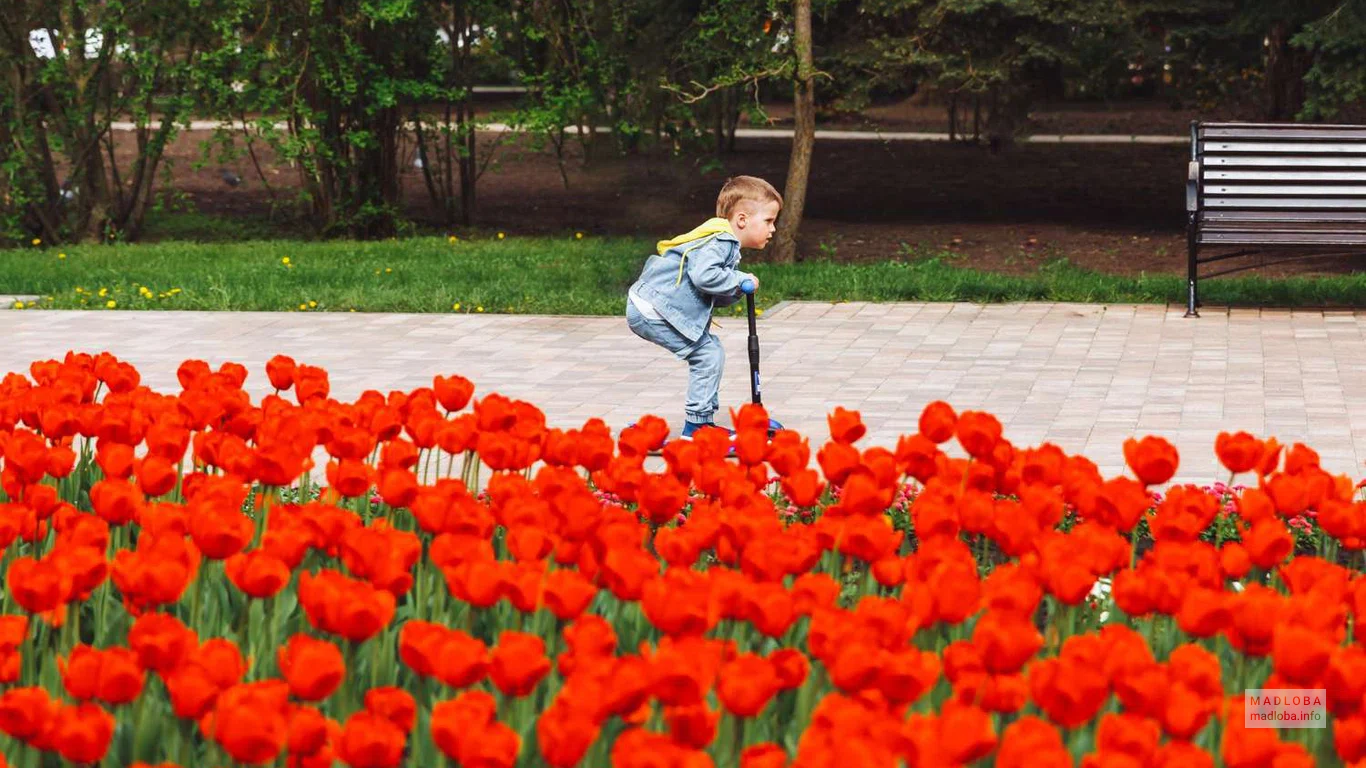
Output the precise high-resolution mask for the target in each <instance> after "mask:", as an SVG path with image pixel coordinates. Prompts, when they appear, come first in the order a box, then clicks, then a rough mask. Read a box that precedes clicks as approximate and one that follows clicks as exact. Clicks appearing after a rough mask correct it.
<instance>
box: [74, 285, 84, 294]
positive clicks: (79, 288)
mask: <svg viewBox="0 0 1366 768" xmlns="http://www.w3.org/2000/svg"><path fill="white" fill-rule="evenodd" d="M76 293H85V289H84V288H82V287H80V286H79V285H78V286H76Z"/></svg>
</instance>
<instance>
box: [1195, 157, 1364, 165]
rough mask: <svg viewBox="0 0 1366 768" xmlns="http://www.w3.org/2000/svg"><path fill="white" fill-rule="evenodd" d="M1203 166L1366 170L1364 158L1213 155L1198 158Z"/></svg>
mask: <svg viewBox="0 0 1366 768" xmlns="http://www.w3.org/2000/svg"><path fill="white" fill-rule="evenodd" d="M1200 162H1201V163H1202V164H1204V165H1218V166H1224V167H1237V168H1257V167H1263V168H1285V167H1291V168H1342V167H1347V168H1366V157H1313V156H1308V155H1300V156H1281V155H1275V156H1268V155H1214V156H1205V157H1202V158H1200Z"/></svg>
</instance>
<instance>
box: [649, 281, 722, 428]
mask: <svg viewBox="0 0 1366 768" xmlns="http://www.w3.org/2000/svg"><path fill="white" fill-rule="evenodd" d="M626 325H627V326H629V327H630V329H631V331H632V332H633V333H635V335H637V336H639V337H640V338H642V339H645V340H646V341H648V342H651V343H654V344H658V345H659V346H661V347H663V348H665V349H667V350H669V351H670V352H672V353H673V354H674V356H675V357H677V358H678V359H680V360H683V361H685V362H687V364H688V394H687V400H686V401H685V402H684V404H683V413H684V416H685V417H686V418H687V420H688V421H691V422H693V423H695V424H710V423H712V420H713V418H714V416H715V414H716V411H717V409H719V408H720V407H721V401H720V394H721V372H722V371H723V370H724V369H725V367H726V351H725V349H723V348H722V347H721V340H720V339H718V338H716V336H715V335H714V334H712V333H711V332H710V331H707V332H704V333H703V334H702V338H701V339H700V340H698V341H697V343H693V342H692V341H690V340H689V339H688V337H686V336H684V335H683V334H681V333H679V332H678V330H677V329H675V328H674V327H673V326H672V325H669V324H668V323H667V322H666V321H664V320H652V319H648V318H646V317H645V316H644V315H642V314H640V310H638V309H636V307H635V305H634V304H632V303H631V302H630V301H627V302H626Z"/></svg>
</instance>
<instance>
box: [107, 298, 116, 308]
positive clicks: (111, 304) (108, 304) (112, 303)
mask: <svg viewBox="0 0 1366 768" xmlns="http://www.w3.org/2000/svg"><path fill="white" fill-rule="evenodd" d="M104 305H105V306H106V307H109V308H110V309H113V308H114V307H117V306H118V305H119V303H118V302H117V301H114V300H113V299H110V300H109V301H106V302H105V303H104Z"/></svg>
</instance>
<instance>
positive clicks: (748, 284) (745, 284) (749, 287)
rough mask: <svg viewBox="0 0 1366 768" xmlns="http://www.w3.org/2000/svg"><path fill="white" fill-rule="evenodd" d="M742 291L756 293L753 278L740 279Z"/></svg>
mask: <svg viewBox="0 0 1366 768" xmlns="http://www.w3.org/2000/svg"><path fill="white" fill-rule="evenodd" d="M740 291H741V292H743V293H754V281H753V280H742V281H740Z"/></svg>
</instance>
